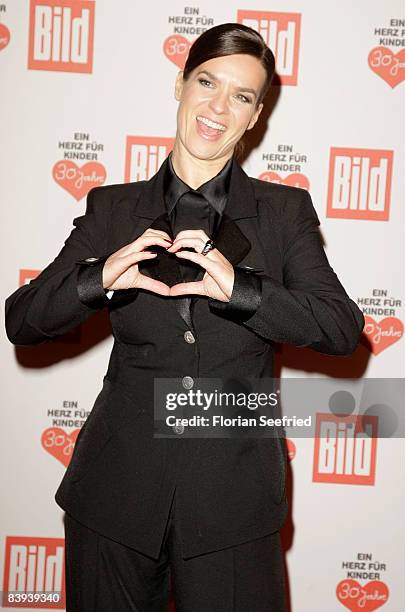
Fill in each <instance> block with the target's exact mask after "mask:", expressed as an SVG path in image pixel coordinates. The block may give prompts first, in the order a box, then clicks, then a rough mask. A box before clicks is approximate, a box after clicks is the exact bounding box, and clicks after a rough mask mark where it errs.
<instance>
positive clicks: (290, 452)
mask: <svg viewBox="0 0 405 612" xmlns="http://www.w3.org/2000/svg"><path fill="white" fill-rule="evenodd" d="M285 441H286V444H287V457H288V460H289V461H292V460H293V459H294V457H295V455H296V453H297V448H296V446H295V443H294V442H293V441H292V440H291V439H290V438H286V440H285Z"/></svg>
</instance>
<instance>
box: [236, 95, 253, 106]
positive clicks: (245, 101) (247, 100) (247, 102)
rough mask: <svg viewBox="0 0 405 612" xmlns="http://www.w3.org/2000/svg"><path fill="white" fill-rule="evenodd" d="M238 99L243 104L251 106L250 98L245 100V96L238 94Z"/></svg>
mask: <svg viewBox="0 0 405 612" xmlns="http://www.w3.org/2000/svg"><path fill="white" fill-rule="evenodd" d="M237 97H238V98H239V100H241V101H242V102H243V103H244V104H251V102H252V100H251V99H250V98H247V97H246V96H244V95H243V94H238V96H237Z"/></svg>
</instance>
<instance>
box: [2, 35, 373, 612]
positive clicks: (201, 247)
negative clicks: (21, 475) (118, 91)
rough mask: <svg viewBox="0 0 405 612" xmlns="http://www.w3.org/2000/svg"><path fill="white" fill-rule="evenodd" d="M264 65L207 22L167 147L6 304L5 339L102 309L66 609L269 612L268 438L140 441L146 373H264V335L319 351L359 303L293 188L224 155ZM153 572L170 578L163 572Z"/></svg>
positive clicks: (278, 572) (95, 206) (38, 336)
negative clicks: (170, 607)
mask: <svg viewBox="0 0 405 612" xmlns="http://www.w3.org/2000/svg"><path fill="white" fill-rule="evenodd" d="M273 73H274V57H273V54H272V53H271V51H270V50H269V49H268V47H267V46H266V44H265V43H264V41H263V39H262V38H261V36H260V35H259V34H258V33H257V32H255V31H254V30H252V29H250V28H248V27H246V26H243V25H240V24H224V25H220V26H217V27H214V28H212V29H211V30H208V31H207V32H205V33H204V34H202V35H201V36H200V38H198V39H197V40H196V41H195V42H194V44H193V45H192V47H191V49H190V53H189V56H188V59H187V63H186V65H185V68H184V71H183V72H180V73H179V75H178V77H177V80H176V86H175V95H176V99H177V100H178V101H179V106H178V115H177V133H176V140H175V144H174V148H173V152H172V153H171V155H170V156H169V157H168V158H167V159H166V160H165V162H164V163H163V164H162V166H161V168H160V170H159V172H158V173H157V174H156V175H155V176H154V177H153V178H152V179H151V180H150V181H141V182H138V183H132V184H126V185H113V186H107V187H101V188H97V189H94V190H93V191H91V192H90V194H89V196H88V203H87V210H86V214H85V215H83V216H82V217H78V218H77V219H75V220H74V225H75V229H74V230H73V231H72V233H71V235H70V236H69V238H68V239H67V241H66V242H65V246H64V248H63V249H62V251H61V252H60V253H59V255H58V256H57V257H56V259H55V260H54V261H53V262H52V263H51V264H50V265H49V266H48V267H47V268H46V269H45V270H44V271H43V272H42V273H41V274H40V275H39V276H38V277H37V278H36V279H35V280H34V281H32V282H31V283H30V284H29V285H27V286H25V287H21V288H20V289H18V290H17V291H16V292H15V293H13V294H12V295H11V296H10V297H9V298H8V300H7V303H6V311H7V312H6V317H7V333H8V337H9V339H10V340H11V342H13V343H15V344H35V343H39V342H42V341H45V340H48V339H50V338H54V337H56V336H58V335H60V334H63V333H64V332H66V331H67V330H68V329H70V328H72V327H73V326H74V325H77V324H79V323H80V322H82V321H83V320H85V319H86V318H87V317H88V316H90V315H91V314H92V313H94V312H95V311H96V310H98V309H101V308H103V307H104V306H108V308H109V311H110V318H111V323H112V328H113V333H114V338H115V342H114V347H113V350H112V354H111V357H110V362H109V366H108V371H107V374H106V376H105V377H104V384H103V388H102V390H101V392H100V394H99V396H98V397H97V400H96V402H95V405H94V407H93V410H92V412H91V414H90V416H89V418H88V419H87V421H86V423H85V425H84V427H83V428H82V429H81V431H80V435H79V437H78V439H77V442H76V446H75V450H74V454H73V457H72V459H71V462H70V464H69V467H68V469H67V471H66V473H65V476H64V478H63V480H62V482H61V484H60V486H59V488H58V491H57V493H56V496H55V498H56V501H57V503H58V504H59V505H60V506H61V507H62V508H64V509H65V511H66V513H67V514H66V520H65V534H66V582H67V587H66V588H67V610H68V611H73V610H74V611H79V610H80V611H82V610H83V611H86V612H89V611H90V610H97V611H98V612H100V611H103V610H106V611H107V610H108V611H111V610H117V611H118V610H119V611H124V610H165V609H166V607H167V599H168V589H169V578H170V577H171V582H172V586H173V589H174V595H175V600H176V610H179V611H181V610H183V611H187V612H197V611H199V610H201V611H204V612H207V611H208V610H209V611H210V612H213V611H215V610H221V611H222V610H230V611H231V610H233V611H234V610H243V611H244V610H246V609H252V610H254V611H255V612H260V611H262V610H263V611H264V610H266V611H269V610H271V611H273V612H279V611H282V610H284V609H285V601H284V578H283V576H284V573H283V562H282V554H281V548H280V538H279V529H280V527H281V526H282V524H283V521H284V519H285V516H286V511H287V502H286V497H285V469H286V468H285V447H284V445H283V443H282V440H281V439H278V438H273V439H271V438H262V439H256V438H254V437H250V438H246V437H245V438H242V439H241V438H239V439H232V438H231V439H229V438H228V439H207V438H204V439H202V438H198V437H197V438H193V439H190V438H187V437H185V436H182V435H181V434H182V432H183V431H184V428H183V429H182V426H181V425H180V426H178V425H175V426H174V427H173V431H170V433H171V436H169V435H168V434H167V435H166V436H164V435H163V436H161V437H154V436H153V431H154V429H153V428H154V423H153V417H152V413H153V409H154V382H155V381H156V380H157V379H159V378H166V379H173V380H174V381H175V384H176V385H177V387H176V390H177V391H178V392H186V391H188V390H190V389H192V388H193V387H195V379H197V378H208V379H209V378H216V379H218V378H220V379H221V380H222V381H223V383H224V384H227V383H228V382H229V381H235V380H236V381H238V380H240V379H244V378H245V377H250V378H255V377H256V378H264V377H271V375H272V342H273V341H277V342H289V343H292V344H295V345H299V346H309V347H311V348H313V349H315V350H317V351H320V352H323V353H329V354H335V355H347V354H350V353H351V352H352V351H353V350H354V349H355V347H356V345H357V343H358V340H359V336H360V333H361V330H362V327H363V317H362V314H361V312H360V311H359V309H358V308H357V306H356V305H355V303H354V302H353V301H352V300H350V298H349V297H348V295H347V294H346V292H345V290H344V289H343V287H342V285H341V284H340V282H339V280H338V279H337V277H336V275H335V273H334V272H333V270H332V268H331V267H330V266H329V264H328V261H327V258H326V256H325V253H324V251H323V248H322V246H321V242H320V239H319V235H318V231H317V226H318V225H319V221H318V218H317V215H316V212H315V210H314V208H313V205H312V202H311V198H310V196H309V194H308V193H307V192H306V191H304V190H302V189H296V188H293V187H286V186H282V185H275V184H271V183H265V182H261V181H258V180H255V179H252V178H249V177H247V176H246V174H245V173H244V172H243V170H242V169H241V167H240V166H239V164H238V163H237V161H236V159H235V149H236V147H237V146H238V143H239V142H240V139H241V137H242V136H243V134H244V133H245V131H246V130H250V129H252V128H253V126H254V125H255V123H256V121H257V119H258V117H259V115H260V112H261V110H262V107H263V103H262V100H263V97H264V96H265V94H266V92H267V90H268V88H269V85H270V82H271V79H272V76H273ZM169 570H170V572H171V573H170V574H169Z"/></svg>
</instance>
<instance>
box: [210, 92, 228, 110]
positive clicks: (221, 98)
mask: <svg viewBox="0 0 405 612" xmlns="http://www.w3.org/2000/svg"><path fill="white" fill-rule="evenodd" d="M209 106H210V108H211V109H212V110H213V111H214V112H215V113H216V114H217V115H221V114H223V113H226V111H227V110H228V97H227V93H226V92H225V91H217V92H215V94H214V95H213V96H212V98H211V99H210V103H209Z"/></svg>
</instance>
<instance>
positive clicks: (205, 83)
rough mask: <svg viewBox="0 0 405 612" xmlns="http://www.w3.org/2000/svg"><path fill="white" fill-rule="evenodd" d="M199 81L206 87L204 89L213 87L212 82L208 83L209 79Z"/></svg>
mask: <svg viewBox="0 0 405 612" xmlns="http://www.w3.org/2000/svg"><path fill="white" fill-rule="evenodd" d="M198 80H199V82H200V83H201V85H204V87H209V86H210V85H211V81H207V79H198Z"/></svg>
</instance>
